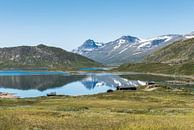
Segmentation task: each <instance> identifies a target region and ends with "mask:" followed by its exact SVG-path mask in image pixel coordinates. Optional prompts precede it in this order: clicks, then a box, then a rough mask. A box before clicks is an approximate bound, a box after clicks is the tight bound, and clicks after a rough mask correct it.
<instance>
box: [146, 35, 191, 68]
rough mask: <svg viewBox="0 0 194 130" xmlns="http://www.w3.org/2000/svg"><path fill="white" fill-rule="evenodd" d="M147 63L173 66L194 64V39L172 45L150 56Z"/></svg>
mask: <svg viewBox="0 0 194 130" xmlns="http://www.w3.org/2000/svg"><path fill="white" fill-rule="evenodd" d="M147 61H148V62H160V63H171V64H182V63H188V62H194V38H192V39H188V40H181V41H178V42H175V43H173V44H170V45H168V46H166V47H164V48H162V49H161V50H159V51H156V52H155V53H153V54H152V55H150V56H148V58H147Z"/></svg>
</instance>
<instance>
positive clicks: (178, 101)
mask: <svg viewBox="0 0 194 130" xmlns="http://www.w3.org/2000/svg"><path fill="white" fill-rule="evenodd" d="M193 101H194V93H193V92H191V91H181V92H175V91H172V90H171V89H164V88H161V89H158V90H156V91H152V92H145V91H143V90H138V91H136V92H127V91H116V92H114V93H110V94H106V93H105V94H98V95H93V96H79V97H71V96H58V97H39V98H30V99H0V129H2V130H9V129H13V130H23V129H35V130H39V129H40V130H42V129H48V130H50V129H57V130H62V129H84V130H86V129H126V130H128V129H132V130H133V129H134V130H139V129H151V130H163V129H180V130H182V129H185V130H193V129H194V109H193V108H194V102H193Z"/></svg>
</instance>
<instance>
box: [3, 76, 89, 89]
mask: <svg viewBox="0 0 194 130" xmlns="http://www.w3.org/2000/svg"><path fill="white" fill-rule="evenodd" d="M84 77H85V76H82V75H76V76H75V75H69V76H64V75H26V76H24V75H23V76H0V87H3V88H14V89H20V90H30V89H37V90H39V91H44V90H47V89H50V88H57V87H61V86H64V85H66V84H68V83H71V82H76V81H79V80H81V79H83V78H84Z"/></svg>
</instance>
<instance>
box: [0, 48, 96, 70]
mask: <svg viewBox="0 0 194 130" xmlns="http://www.w3.org/2000/svg"><path fill="white" fill-rule="evenodd" d="M91 66H100V64H99V63H96V62H95V61H93V60H90V59H88V58H86V57H83V56H81V55H78V54H74V53H71V52H67V51H65V50H63V49H61V48H55V47H48V46H45V45H38V46H19V47H9V48H0V68H39V67H42V68H49V69H70V68H79V67H91Z"/></svg>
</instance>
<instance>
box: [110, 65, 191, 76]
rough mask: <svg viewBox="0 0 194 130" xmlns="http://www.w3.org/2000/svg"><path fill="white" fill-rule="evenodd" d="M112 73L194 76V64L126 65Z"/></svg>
mask: <svg viewBox="0 0 194 130" xmlns="http://www.w3.org/2000/svg"><path fill="white" fill-rule="evenodd" d="M112 71H131V72H145V73H147V72H150V73H160V74H183V75H194V63H185V64H164V63H136V64H130V63H129V64H124V65H121V66H120V67H118V68H116V69H113V70H112Z"/></svg>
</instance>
